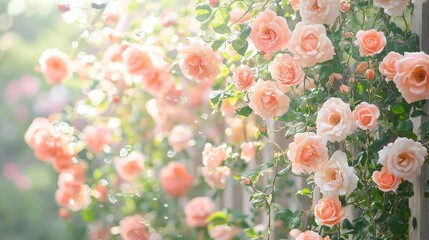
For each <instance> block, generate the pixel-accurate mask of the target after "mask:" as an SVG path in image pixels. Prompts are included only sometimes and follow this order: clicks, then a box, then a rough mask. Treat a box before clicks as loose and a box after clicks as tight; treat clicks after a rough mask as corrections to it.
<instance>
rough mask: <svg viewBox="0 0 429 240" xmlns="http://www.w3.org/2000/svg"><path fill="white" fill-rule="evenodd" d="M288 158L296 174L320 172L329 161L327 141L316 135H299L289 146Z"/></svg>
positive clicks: (309, 133) (296, 135) (310, 133)
mask: <svg viewBox="0 0 429 240" xmlns="http://www.w3.org/2000/svg"><path fill="white" fill-rule="evenodd" d="M287 156H288V158H289V160H290V161H291V162H292V172H293V173H295V174H300V173H308V174H310V173H312V172H315V171H317V170H320V169H321V168H322V167H323V166H324V165H325V164H326V163H327V161H328V148H327V147H326V140H325V139H323V138H321V137H320V136H318V135H316V134H315V133H312V132H308V133H297V134H295V136H294V139H293V142H292V143H290V144H289V150H288V151H287Z"/></svg>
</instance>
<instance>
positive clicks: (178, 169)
mask: <svg viewBox="0 0 429 240" xmlns="http://www.w3.org/2000/svg"><path fill="white" fill-rule="evenodd" d="M193 182H194V179H193V177H192V175H190V174H189V173H188V171H186V167H185V165H184V164H183V163H180V162H170V163H169V164H168V165H167V166H165V167H163V168H162V169H161V184H162V187H163V188H164V191H165V192H166V193H167V194H168V195H170V196H175V197H181V196H184V195H185V194H186V192H187V191H188V190H189V189H190V188H191V187H192V184H193Z"/></svg>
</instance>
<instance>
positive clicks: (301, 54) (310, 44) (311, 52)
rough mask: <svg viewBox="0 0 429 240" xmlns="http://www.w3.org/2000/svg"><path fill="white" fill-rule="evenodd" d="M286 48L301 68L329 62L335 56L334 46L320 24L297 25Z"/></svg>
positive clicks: (300, 23)
mask: <svg viewBox="0 0 429 240" xmlns="http://www.w3.org/2000/svg"><path fill="white" fill-rule="evenodd" d="M287 47H288V49H289V50H290V51H291V52H292V53H293V55H294V58H296V59H298V61H300V62H301V66H303V67H312V66H314V65H316V64H317V63H322V62H325V61H328V60H331V59H333V58H334V55H335V51H334V46H333V45H332V42H331V40H330V39H329V38H328V36H327V35H326V29H325V27H324V26H323V25H322V24H315V25H305V24H304V23H303V22H299V23H297V24H296V26H295V30H294V31H293V33H292V37H291V40H290V41H289V43H288V46H287Z"/></svg>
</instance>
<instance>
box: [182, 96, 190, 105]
mask: <svg viewBox="0 0 429 240" xmlns="http://www.w3.org/2000/svg"><path fill="white" fill-rule="evenodd" d="M180 99H182V101H183V102H184V103H187V102H188V101H189V97H188V96H186V95H182V96H180Z"/></svg>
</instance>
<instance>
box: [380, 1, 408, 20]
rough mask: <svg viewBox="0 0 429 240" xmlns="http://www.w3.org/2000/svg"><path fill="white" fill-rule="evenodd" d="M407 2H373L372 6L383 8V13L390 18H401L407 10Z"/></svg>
mask: <svg viewBox="0 0 429 240" xmlns="http://www.w3.org/2000/svg"><path fill="white" fill-rule="evenodd" d="M408 2H410V1H409V0H374V5H375V6H377V7H381V8H384V12H385V13H387V14H389V15H390V16H392V17H395V16H401V15H402V13H404V11H405V9H406V8H407V5H408Z"/></svg>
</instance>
